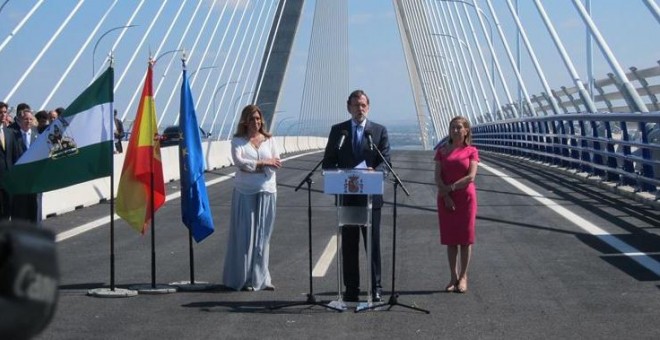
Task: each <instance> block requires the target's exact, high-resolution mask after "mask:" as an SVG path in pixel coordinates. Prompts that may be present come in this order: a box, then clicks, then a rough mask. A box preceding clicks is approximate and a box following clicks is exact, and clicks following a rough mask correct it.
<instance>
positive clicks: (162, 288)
mask: <svg viewBox="0 0 660 340" xmlns="http://www.w3.org/2000/svg"><path fill="white" fill-rule="evenodd" d="M129 288H130V289H133V290H137V292H138V293H140V294H150V295H159V294H172V293H176V287H174V286H170V285H162V284H157V285H155V286H152V285H150V284H143V285H135V286H131V287H129Z"/></svg>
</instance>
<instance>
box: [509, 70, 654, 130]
mask: <svg viewBox="0 0 660 340" xmlns="http://www.w3.org/2000/svg"><path fill="white" fill-rule="evenodd" d="M629 70H630V72H628V73H626V77H627V79H628V81H629V82H630V83H631V84H633V85H634V87H635V90H636V91H637V93H638V94H639V96H640V97H641V98H643V99H644V102H645V104H646V108H647V109H648V110H649V111H660V101H659V99H658V98H659V97H660V60H659V61H657V65H655V66H652V67H648V68H645V69H638V68H636V67H634V66H633V67H630V68H629ZM622 87H623V84H622V83H621V81H620V80H619V79H617V77H616V76H615V75H614V74H613V73H608V74H607V78H603V79H599V80H596V81H595V82H594V90H595V93H594V97H593V102H594V104H595V106H596V109H597V110H598V111H599V112H632V111H634V109H631V107H634V105H632V104H631V99H630V98H627V96H626V95H625V93H626V92H625V91H622ZM560 88H561V90H551V92H552V93H550V94H548V93H546V92H541V93H540V94H539V95H532V96H531V101H532V103H534V104H535V105H537V106H535V107H534V108H533V109H534V111H535V112H536V114H539V115H541V114H542V115H550V114H552V103H551V102H550V98H551V97H552V98H554V99H555V100H556V102H557V105H558V106H559V108H560V110H561V111H562V112H561V113H571V112H584V111H588V110H587V106H586V104H585V103H584V100H583V99H582V98H581V97H580V94H579V89H578V87H577V86H573V87H566V86H561V87H560ZM512 106H515V107H516V108H517V109H518V110H519V111H520V110H522V109H521V108H520V107H519V106H518V104H515V103H509V104H507V105H505V106H504V107H503V108H502V110H504V111H505V112H506V115H507V116H509V117H513V116H514V114H513V111H511V107H512Z"/></svg>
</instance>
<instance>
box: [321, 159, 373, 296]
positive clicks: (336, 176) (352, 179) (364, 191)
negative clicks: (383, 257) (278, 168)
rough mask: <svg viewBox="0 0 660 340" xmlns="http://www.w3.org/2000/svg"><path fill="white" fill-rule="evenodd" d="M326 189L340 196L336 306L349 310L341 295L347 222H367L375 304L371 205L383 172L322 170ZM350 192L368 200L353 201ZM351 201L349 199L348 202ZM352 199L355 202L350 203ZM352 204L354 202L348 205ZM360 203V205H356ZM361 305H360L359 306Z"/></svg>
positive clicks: (338, 206) (369, 264)
mask: <svg viewBox="0 0 660 340" xmlns="http://www.w3.org/2000/svg"><path fill="white" fill-rule="evenodd" d="M323 177H324V182H323V192H324V193H325V194H327V195H338V199H337V252H338V254H337V301H335V302H333V303H332V305H334V307H336V308H341V309H346V305H345V303H344V302H343V298H342V294H341V286H342V275H343V270H342V269H343V268H342V251H341V249H342V248H341V247H342V244H341V230H342V228H343V227H344V226H345V225H346V226H347V225H364V226H365V227H366V228H367V242H366V243H367V267H368V268H369V275H368V276H367V277H368V279H367V281H368V282H369V285H368V287H369V288H368V296H367V306H371V304H372V296H371V294H372V293H371V292H372V288H373V287H372V284H373V283H372V282H371V272H372V270H373V268H371V230H370V228H371V208H372V200H371V198H372V195H382V194H383V173H382V172H381V171H373V170H358V169H340V170H326V171H324V172H323ZM348 195H367V199H366V202H354V201H355V200H351V199H350V198H347V197H346V196H348ZM345 201H349V202H345ZM351 201H353V202H351ZM346 204H351V205H346ZM357 204H359V205H357ZM358 308H360V307H359V306H358Z"/></svg>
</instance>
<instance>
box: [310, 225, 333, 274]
mask: <svg viewBox="0 0 660 340" xmlns="http://www.w3.org/2000/svg"><path fill="white" fill-rule="evenodd" d="M335 254H337V235H332V237H331V238H330V241H328V244H327V245H326V246H325V250H323V254H321V257H320V258H319V260H318V262H316V265H315V266H314V270H312V276H313V277H324V276H325V274H326V273H327V272H328V268H329V267H330V264H331V263H332V260H333V259H334V258H335Z"/></svg>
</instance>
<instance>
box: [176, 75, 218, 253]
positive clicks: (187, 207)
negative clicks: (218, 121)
mask: <svg viewBox="0 0 660 340" xmlns="http://www.w3.org/2000/svg"><path fill="white" fill-rule="evenodd" d="M179 113H180V115H181V119H180V126H181V133H182V140H181V142H180V144H179V170H180V173H181V218H182V219H183V224H185V225H186V227H188V229H189V230H190V231H191V232H192V235H193V238H194V239H195V241H196V242H198V243H199V242H201V241H202V240H204V239H205V238H206V237H207V236H209V235H211V234H212V233H213V230H214V226H213V216H212V215H211V207H210V204H209V196H208V193H207V192H206V183H205V182H204V169H205V166H204V155H203V153H202V141H201V139H200V136H199V126H198V125H197V115H196V113H195V105H194V104H193V99H192V94H191V93H190V84H189V83H188V77H187V76H186V70H185V69H184V70H183V83H182V84H181V108H180V111H179Z"/></svg>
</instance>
